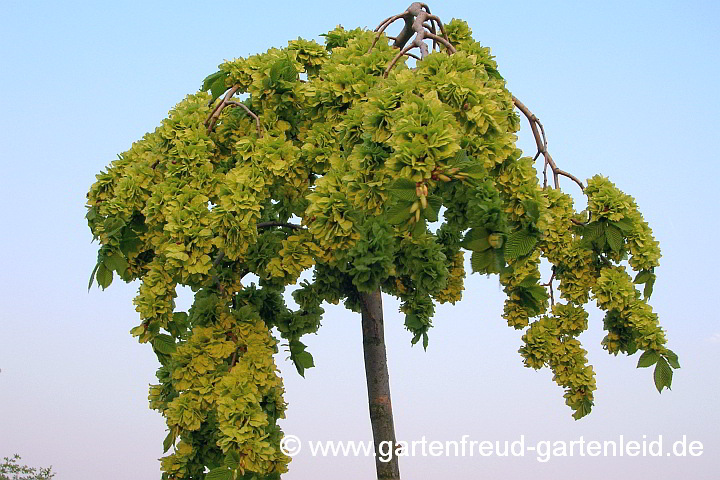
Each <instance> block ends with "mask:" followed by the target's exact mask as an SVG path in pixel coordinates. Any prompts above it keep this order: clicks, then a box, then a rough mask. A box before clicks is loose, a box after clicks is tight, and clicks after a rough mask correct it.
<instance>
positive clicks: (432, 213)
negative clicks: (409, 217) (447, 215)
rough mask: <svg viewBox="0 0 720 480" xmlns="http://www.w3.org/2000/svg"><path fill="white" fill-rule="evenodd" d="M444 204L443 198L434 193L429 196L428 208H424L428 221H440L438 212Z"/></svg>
mask: <svg viewBox="0 0 720 480" xmlns="http://www.w3.org/2000/svg"><path fill="white" fill-rule="evenodd" d="M441 206H442V198H440V197H438V196H436V195H433V196H431V197H428V203H427V208H425V209H423V215H424V216H425V219H426V220H427V221H428V222H437V221H438V212H439V211H440V207H441Z"/></svg>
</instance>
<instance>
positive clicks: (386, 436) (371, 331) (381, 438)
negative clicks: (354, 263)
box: [360, 289, 400, 480]
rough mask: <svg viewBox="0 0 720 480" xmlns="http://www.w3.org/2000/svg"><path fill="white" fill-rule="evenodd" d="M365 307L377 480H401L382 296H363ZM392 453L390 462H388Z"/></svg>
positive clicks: (364, 320)
mask: <svg viewBox="0 0 720 480" xmlns="http://www.w3.org/2000/svg"><path fill="white" fill-rule="evenodd" d="M360 300H361V301H360V303H361V307H362V333H363V352H364V356H365V377H366V379H367V388H368V403H369V405H370V423H371V424H372V432H373V442H374V443H375V467H376V469H377V478H378V480H400V470H399V468H398V459H397V457H396V456H395V455H394V453H395V444H396V441H395V425H394V423H393V414H392V403H391V402H390V378H389V376H388V367H387V356H386V354H385V332H384V324H383V309H382V294H381V293H380V289H377V290H376V291H374V292H372V293H360ZM390 452H392V458H391V460H390V461H389V462H383V461H381V459H383V458H384V459H387V458H388V457H389V456H390V454H391V453H390Z"/></svg>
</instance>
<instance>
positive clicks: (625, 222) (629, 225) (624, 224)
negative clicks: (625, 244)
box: [610, 218, 633, 233]
mask: <svg viewBox="0 0 720 480" xmlns="http://www.w3.org/2000/svg"><path fill="white" fill-rule="evenodd" d="M610 225H613V226H615V227H617V228H619V229H620V230H622V231H623V233H628V232H630V231H632V229H633V222H632V220H630V219H629V218H623V219H622V220H618V221H617V222H610Z"/></svg>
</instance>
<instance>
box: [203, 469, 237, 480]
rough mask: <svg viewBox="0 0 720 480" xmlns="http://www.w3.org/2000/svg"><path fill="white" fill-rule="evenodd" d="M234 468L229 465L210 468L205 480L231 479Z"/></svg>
mask: <svg viewBox="0 0 720 480" xmlns="http://www.w3.org/2000/svg"><path fill="white" fill-rule="evenodd" d="M232 475H233V474H232V470H230V469H228V468H227V467H218V468H215V469H213V470H210V471H209V472H208V473H207V474H206V475H205V480H230V479H232Z"/></svg>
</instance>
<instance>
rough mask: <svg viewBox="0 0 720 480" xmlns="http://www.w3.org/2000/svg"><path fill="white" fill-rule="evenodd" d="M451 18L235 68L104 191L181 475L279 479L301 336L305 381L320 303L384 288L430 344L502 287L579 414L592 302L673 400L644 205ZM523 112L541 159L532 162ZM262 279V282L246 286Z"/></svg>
mask: <svg viewBox="0 0 720 480" xmlns="http://www.w3.org/2000/svg"><path fill="white" fill-rule="evenodd" d="M428 14H429V11H428ZM430 17H431V16H429V15H428V20H427V21H428V22H429V23H430V25H429V26H428V28H427V32H428V33H427V35H426V36H424V37H422V38H420V39H419V41H416V40H417V38H416V40H414V41H413V42H412V43H411V44H409V45H408V46H407V47H405V46H403V45H399V47H398V48H399V50H398V48H393V45H391V44H390V43H389V42H388V38H387V37H386V36H385V33H384V29H385V27H387V24H388V21H389V20H391V19H388V20H386V21H385V22H383V24H381V27H380V28H379V29H377V30H378V31H377V32H373V31H369V30H364V29H359V28H358V29H354V30H345V29H344V28H342V27H337V28H335V29H333V30H332V31H330V32H328V33H326V34H324V35H323V36H324V38H325V45H324V46H323V45H320V44H318V43H316V42H315V41H307V40H303V39H300V38H298V39H297V40H292V41H290V42H288V45H287V47H285V48H272V49H270V50H268V51H267V52H265V53H260V54H257V55H253V56H250V57H248V58H238V59H235V60H231V61H226V62H224V63H223V64H221V65H220V67H219V71H218V72H216V73H214V74H212V75H210V76H208V77H207V79H205V81H204V83H203V85H202V87H201V88H200V91H198V92H196V93H193V94H190V95H188V96H187V97H186V98H185V99H184V100H182V101H181V102H180V103H178V104H177V105H176V106H175V108H173V109H172V110H171V111H170V114H169V116H168V118H166V119H165V120H163V121H162V123H161V124H160V126H159V127H158V128H157V129H156V130H155V131H154V132H152V133H148V134H147V135H145V136H144V137H143V138H142V139H141V140H139V141H138V142H136V143H134V144H133V145H132V147H131V148H130V149H129V150H128V151H127V152H124V153H123V154H121V155H119V157H118V159H117V160H115V161H113V162H112V163H111V164H110V166H109V167H108V168H107V170H106V171H104V172H102V173H100V174H98V175H97V181H96V182H95V183H94V184H93V186H92V187H91V189H90V192H89V194H88V213H87V220H88V223H89V226H90V229H91V230H92V233H93V235H94V237H95V238H96V239H98V240H99V242H100V245H101V247H100V249H99V253H98V262H97V265H96V267H95V270H94V271H93V275H92V277H91V284H92V282H93V280H96V281H97V283H98V284H99V285H100V286H101V287H102V288H106V287H107V286H109V285H110V283H111V282H112V280H113V277H114V276H118V277H119V278H121V279H122V280H124V281H132V280H136V279H140V280H141V284H140V287H139V290H138V294H137V296H136V297H135V300H134V303H135V306H136V310H137V312H138V313H139V316H140V320H141V323H140V325H138V326H137V327H135V328H133V329H132V334H133V335H134V336H136V337H138V339H139V341H140V342H143V343H148V344H150V345H151V346H152V348H153V350H154V351H155V353H156V354H157V357H158V359H159V361H160V363H161V365H162V366H161V367H160V368H159V370H158V372H157V378H158V383H157V384H156V385H152V386H151V388H150V395H149V398H150V406H151V408H153V409H156V410H158V411H159V412H161V413H162V414H163V415H164V416H165V418H166V420H167V425H168V428H169V434H168V437H167V439H166V441H165V444H164V446H165V451H166V452H167V451H169V450H171V449H172V452H171V453H169V454H168V455H167V456H165V457H164V458H163V459H162V470H163V472H164V474H163V478H186V479H187V478H207V479H219V478H233V475H235V477H236V478H246V479H250V478H257V479H273V478H279V476H280V474H282V473H283V472H285V471H286V470H287V464H288V462H289V457H287V456H286V455H284V454H283V453H282V452H281V450H280V449H279V442H280V440H281V438H282V435H283V433H282V431H281V429H280V427H279V426H278V424H277V421H278V419H281V418H283V416H284V412H285V407H286V405H285V402H284V400H283V384H282V379H281V378H280V376H279V375H278V372H277V368H276V365H275V363H274V360H273V355H274V354H275V353H277V352H278V351H279V346H280V342H281V341H282V342H284V343H283V345H285V346H286V348H287V350H288V352H289V356H290V358H291V359H292V361H293V362H294V364H295V366H296V367H297V370H298V371H299V372H300V374H303V373H304V371H305V369H307V368H310V367H312V366H313V358H312V356H311V354H310V353H309V352H308V351H306V346H305V345H304V344H303V343H302V341H301V339H302V336H303V335H305V334H308V333H313V332H316V331H317V330H318V328H319V327H320V324H321V320H322V315H323V313H324V311H323V308H322V303H323V302H328V303H333V304H337V303H339V302H341V301H342V302H344V304H345V306H346V307H347V308H349V309H350V310H353V311H358V312H359V311H360V305H359V302H360V295H361V294H362V293H363V292H373V291H376V290H378V289H379V290H381V291H382V292H384V293H386V294H389V295H393V296H395V297H397V298H399V299H400V301H401V311H402V313H403V314H404V318H405V327H406V328H407V330H408V331H409V332H410V340H411V342H412V343H413V344H416V343H422V345H423V346H424V347H425V348H427V347H428V342H429V333H430V328H431V326H432V318H433V314H434V309H435V304H436V302H439V303H445V302H450V303H455V302H457V301H459V300H460V299H461V297H462V294H463V290H464V279H465V276H466V271H465V269H466V267H467V266H468V265H469V266H470V267H471V269H472V272H474V273H478V274H481V275H485V274H487V275H497V276H498V278H499V281H500V283H501V284H502V286H503V289H504V292H505V294H506V296H507V298H506V301H505V306H504V313H503V317H504V319H505V320H506V321H507V323H508V325H509V326H510V327H512V328H514V329H518V330H522V331H523V336H522V338H523V342H524V345H523V347H522V348H521V349H520V354H521V356H522V360H523V362H524V363H525V365H526V366H528V367H532V368H535V369H539V368H543V367H548V368H550V369H551V370H552V371H553V373H554V377H553V379H554V381H555V382H556V383H557V384H559V385H560V386H562V387H563V388H564V390H565V394H564V397H565V403H566V404H567V405H568V406H569V407H570V408H571V409H572V412H573V416H574V417H575V418H576V419H579V418H581V417H583V416H585V415H587V414H588V413H589V412H590V410H591V408H592V405H593V392H594V390H595V388H596V383H595V374H594V371H593V368H592V366H591V365H589V364H588V362H587V356H586V351H585V350H584V349H583V347H582V346H581V344H580V342H579V341H578V339H577V337H578V335H579V334H580V333H582V332H583V331H584V330H585V329H586V328H587V326H588V314H587V311H586V306H587V304H588V302H589V301H590V300H594V301H595V302H596V303H597V305H598V307H600V308H601V309H603V310H604V311H605V312H606V315H605V320H604V327H605V329H606V331H607V335H606V337H605V338H604V340H603V347H604V348H605V349H606V350H607V351H608V352H609V353H612V354H615V355H617V354H619V353H625V354H628V355H632V354H634V353H636V352H638V351H642V355H641V356H640V360H639V363H638V366H640V367H647V366H651V365H655V374H654V381H655V385H656V387H657V389H658V390H659V391H662V389H663V388H665V387H668V388H669V387H670V385H671V381H672V373H673V370H672V369H673V368H679V364H678V360H677V357H676V355H675V354H674V353H673V352H672V351H671V350H669V349H668V348H667V347H666V337H665V333H664V331H663V329H662V328H661V327H660V325H659V323H658V317H657V315H656V314H655V313H654V312H653V309H652V307H651V306H650V304H649V303H648V299H649V297H650V295H651V293H652V289H653V284H654V282H655V268H656V267H657V266H658V261H659V258H660V250H659V247H658V242H657V241H656V240H655V239H654V238H653V235H652V231H651V229H650V227H649V226H648V224H647V223H646V222H645V220H644V219H643V216H642V215H641V213H640V212H639V211H638V208H637V205H636V203H635V201H634V199H633V198H632V197H631V196H629V195H627V194H625V193H623V192H622V191H620V190H619V189H618V188H617V187H616V186H615V185H614V184H613V183H612V182H611V181H610V180H608V179H607V178H605V177H603V176H599V175H597V176H593V177H591V178H590V179H589V180H587V184H584V183H583V182H581V181H580V180H578V179H577V178H576V177H574V176H573V175H571V174H569V173H567V172H565V171H564V170H561V169H560V168H558V167H557V165H556V164H555V162H554V161H553V160H552V157H550V155H549V154H548V152H547V143H546V141H545V138H544V133H545V132H544V130H543V129H542V124H540V123H539V121H538V120H537V117H535V116H534V115H533V114H532V112H530V111H529V110H528V109H527V107H525V106H524V104H522V103H521V102H520V101H519V100H517V99H516V98H515V97H513V95H512V94H511V93H510V92H509V91H508V90H507V88H506V82H505V80H504V78H503V77H502V76H501V74H500V73H499V71H498V66H497V64H496V62H495V60H494V59H493V57H492V55H491V54H490V50H489V49H488V48H487V47H484V46H482V45H480V44H479V43H478V42H476V41H475V40H474V39H473V38H472V36H471V31H470V28H469V26H468V25H467V24H466V23H465V22H463V21H461V20H453V21H451V22H450V23H448V24H447V25H443V24H442V23H440V22H439V20H437V22H435V20H434V19H433V18H430ZM391 18H392V17H391ZM383 25H384V26H385V27H383ZM437 28H439V29H440V30H437ZM425 40H427V41H430V40H431V41H432V42H433V45H432V49H431V51H428V50H427V45H426V44H425V43H423V42H424V41H425ZM407 41H408V39H405V42H407ZM398 42H400V43H402V41H401V40H399V37H398V38H396V39H395V43H396V46H398V45H397V43H398ZM421 45H425V50H424V51H423V49H422V47H421ZM412 47H418V48H419V49H420V50H421V51H422V57H417V61H415V63H413V60H410V61H408V59H409V58H410V57H411V56H414V55H413V54H412V53H411V51H410V50H411V48H412ZM242 94H245V95H244V98H243V99H239V98H240V97H238V99H234V95H242ZM516 107H517V108H518V109H519V110H520V112H521V113H522V114H524V115H525V116H526V117H527V119H528V120H529V121H530V124H531V128H532V131H533V133H534V134H535V138H536V139H537V140H538V152H537V155H535V158H533V157H529V156H523V153H522V152H521V151H520V150H519V149H518V148H517V147H516V145H515V143H516V139H517V137H516V133H517V132H518V130H519V128H520V125H521V116H519V115H518V114H517V113H516V110H515V109H516ZM541 154H542V156H543V158H544V160H545V161H544V164H543V167H544V168H543V172H542V176H541V175H540V173H539V172H538V170H537V169H536V168H535V164H536V161H537V159H538V157H539V156H540V155H541ZM548 169H549V171H550V174H551V175H550V177H551V179H550V180H551V181H550V182H549V181H548V175H547V174H548ZM541 178H542V180H541ZM560 179H564V180H565V179H567V181H568V184H569V185H571V186H572V187H573V188H577V189H578V191H581V192H582V193H583V194H584V196H585V197H586V198H587V208H586V209H585V210H583V211H577V209H576V208H575V204H574V200H573V198H572V196H571V195H569V194H568V193H565V192H563V191H561V190H560V188H559V181H560ZM468 260H469V261H468ZM543 265H549V269H546V270H548V271H550V274H549V275H550V278H549V279H545V280H542V279H541V270H543V269H544V268H545V267H544V266H543ZM543 271H544V270H543ZM304 272H309V273H311V277H309V276H308V275H306V276H305V277H304V278H307V279H301V275H302V274H303V273H304ZM630 272H634V277H633V276H631V274H630ZM250 273H252V274H254V275H256V276H257V277H258V278H259V280H258V281H257V282H256V283H252V284H246V283H247V282H246V283H243V281H244V279H245V278H246V276H247V275H248V274H250ZM178 285H185V286H189V287H191V288H192V290H193V291H194V292H195V299H194V303H193V306H192V307H191V308H190V310H189V311H188V312H182V311H176V309H175V304H174V298H175V296H176V287H177V286H178ZM637 285H643V286H644V290H643V292H640V291H639V290H638V288H637V287H636V286H637ZM290 286H295V289H294V291H293V292H292V296H293V298H294V300H295V302H296V303H297V305H298V306H299V308H297V309H292V308H290V307H288V305H287V304H286V301H285V298H284V296H283V294H284V292H285V291H286V289H287V288H288V287H290ZM555 289H556V290H557V292H558V293H557V295H556V294H555ZM556 296H557V298H555V297H556ZM274 332H277V334H279V336H280V337H281V338H282V340H279V339H278V338H276V334H275V333H274ZM437 341H442V340H441V339H438V340H437ZM207 469H209V470H210V473H208V474H205V472H206V470H207Z"/></svg>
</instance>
